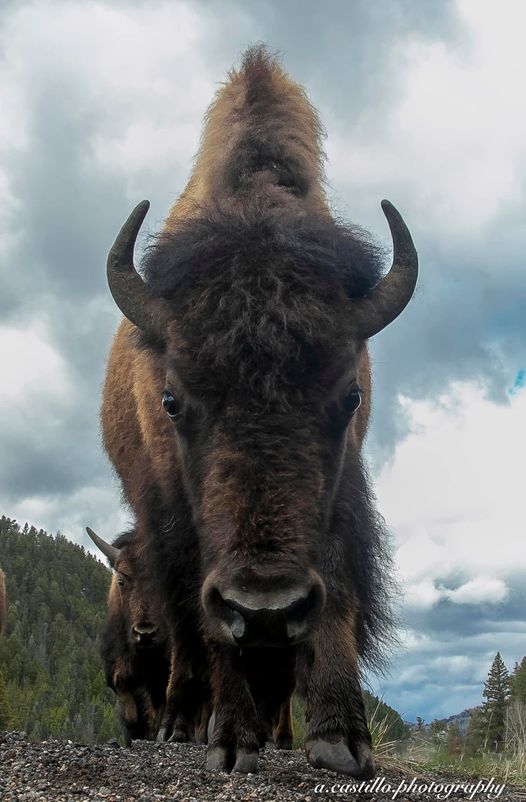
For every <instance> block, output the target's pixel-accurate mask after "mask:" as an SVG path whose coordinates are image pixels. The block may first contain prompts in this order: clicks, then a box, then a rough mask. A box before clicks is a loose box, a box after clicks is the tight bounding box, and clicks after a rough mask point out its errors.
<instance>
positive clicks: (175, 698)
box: [157, 648, 210, 743]
mask: <svg viewBox="0 0 526 802" xmlns="http://www.w3.org/2000/svg"><path fill="white" fill-rule="evenodd" d="M202 661H203V662H204V661H205V657H204V652H203V656H202ZM194 669H195V667H194V665H193V662H192V659H191V658H190V657H189V656H187V655H186V654H185V652H184V651H183V649H182V648H178V649H172V650H171V659H170V679H169V681H168V687H167V689H166V706H165V710H164V716H163V720H162V723H161V727H160V729H159V732H158V735H157V741H170V742H173V741H179V742H182V741H197V742H198V743H202V742H203V741H201V740H200V738H201V737H202V734H201V733H200V732H199V725H200V719H201V717H204V716H205V715H206V713H205V709H206V711H208V707H209V698H210V691H209V687H208V681H207V680H206V679H205V678H204V677H203V678H200V677H198V676H196V670H194Z"/></svg>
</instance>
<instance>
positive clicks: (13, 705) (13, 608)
mask: <svg viewBox="0 0 526 802" xmlns="http://www.w3.org/2000/svg"><path fill="white" fill-rule="evenodd" d="M0 565H1V566H2V568H3V569H4V571H5V572H6V577H7V593H8V598H9V614H8V622H7V631H6V634H5V636H4V637H3V638H0V730H2V729H21V730H25V731H26V732H27V733H28V735H29V736H30V737H32V738H36V739H43V738H47V737H49V736H53V737H57V738H71V739H73V740H80V741H89V742H91V741H105V740H108V739H109V738H112V737H114V736H118V735H119V734H120V729H119V725H118V722H117V719H116V716H115V713H114V696H113V694H112V692H111V691H110V690H108V689H107V688H106V686H105V681H104V676H103V673H102V669H101V661H100V657H99V654H98V638H99V633H100V631H101V627H102V623H103V620H104V610H105V599H106V593H107V589H108V584H109V578H110V573H109V571H108V570H107V569H106V568H104V566H103V565H101V563H100V562H98V561H97V560H96V559H94V558H93V557H92V556H91V555H90V554H89V553H87V552H86V551H85V550H84V549H83V548H82V547H81V546H77V545H75V544H74V543H71V542H70V541H69V540H67V538H65V537H63V536H62V535H60V534H58V535H56V536H54V537H51V536H50V535H48V534H46V533H45V532H43V531H42V530H40V531H37V530H36V529H34V528H33V527H31V528H28V526H27V524H26V526H24V528H23V529H21V528H20V527H19V526H18V525H17V524H16V523H15V522H14V521H11V520H9V518H5V517H2V518H0Z"/></svg>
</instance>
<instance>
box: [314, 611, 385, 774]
mask: <svg viewBox="0 0 526 802" xmlns="http://www.w3.org/2000/svg"><path fill="white" fill-rule="evenodd" d="M327 618H328V617H327ZM305 650H306V651H305V654H304V657H305V660H306V665H305V666H304V668H305V669H306V676H305V680H306V688H305V695H306V708H305V718H306V722H307V736H306V739H305V751H306V753H307V759H308V761H309V763H311V765H313V766H316V767H319V768H325V769H331V770H332V771H337V772H341V773H343V774H350V775H352V776H353V777H364V778H370V777H373V776H374V762H373V757H372V747H371V736H370V733H369V730H368V728H367V721H366V718H365V709H364V704H363V699H362V693H361V689H360V683H359V680H358V668H357V653H356V645H355V639H354V620H353V616H352V615H349V616H348V617H347V618H343V617H342V618H339V619H338V618H335V617H333V618H332V620H330V621H329V620H327V619H325V621H324V622H322V624H321V626H320V628H319V630H318V631H317V633H316V635H315V636H314V638H313V641H312V644H310V645H309V646H306V647H305Z"/></svg>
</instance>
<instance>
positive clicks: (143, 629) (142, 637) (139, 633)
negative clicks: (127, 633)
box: [132, 624, 157, 643]
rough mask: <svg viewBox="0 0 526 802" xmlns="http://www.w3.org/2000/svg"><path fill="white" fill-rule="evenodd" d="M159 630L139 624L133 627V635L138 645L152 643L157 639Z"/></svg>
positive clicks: (148, 625)
mask: <svg viewBox="0 0 526 802" xmlns="http://www.w3.org/2000/svg"><path fill="white" fill-rule="evenodd" d="M156 632H157V628H156V627H153V626H151V625H150V624H145V625H140V624H137V625H135V626H133V627H132V634H133V637H134V638H135V640H136V641H137V643H151V642H152V641H153V639H154V637H155V634H156Z"/></svg>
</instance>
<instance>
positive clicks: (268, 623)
mask: <svg viewBox="0 0 526 802" xmlns="http://www.w3.org/2000/svg"><path fill="white" fill-rule="evenodd" d="M202 602H203V607H204V610H205V614H206V618H207V621H208V624H209V626H210V627H211V630H212V631H213V633H214V635H215V636H216V637H217V638H219V640H223V641H225V640H226V641H229V642H230V643H232V642H235V643H237V644H239V645H240V646H288V645H292V644H294V643H297V642H299V641H302V640H304V639H305V638H307V637H308V636H309V635H310V633H311V632H312V630H313V629H314V627H315V625H316V623H317V621H318V618H319V615H320V613H321V611H322V609H323V606H324V604H325V586H324V584H323V582H322V580H321V578H320V576H319V575H318V574H317V573H316V572H315V571H312V570H311V571H309V572H308V574H307V576H306V577H303V579H302V580H301V581H298V580H297V578H296V579H295V580H292V579H291V580H285V581H284V579H283V577H279V578H273V577H268V578H266V579H265V581H264V582H261V581H257V582H254V583H251V582H245V583H242V582H239V581H235V580H231V581H229V582H226V583H225V582H224V581H221V580H219V577H218V576H217V575H215V576H214V573H212V574H211V575H209V577H208V578H207V579H206V581H205V583H204V585H203V591H202Z"/></svg>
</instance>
